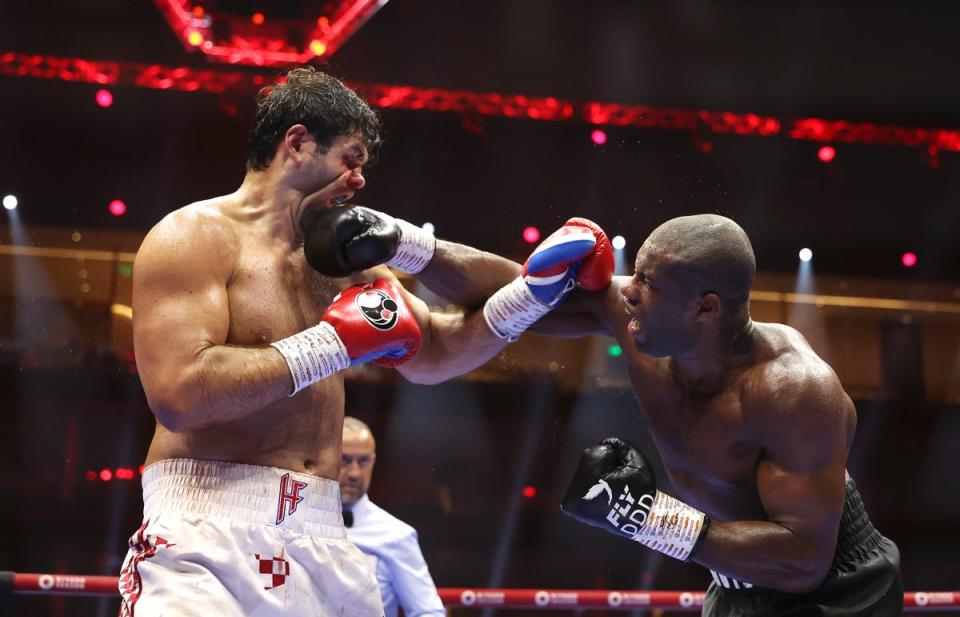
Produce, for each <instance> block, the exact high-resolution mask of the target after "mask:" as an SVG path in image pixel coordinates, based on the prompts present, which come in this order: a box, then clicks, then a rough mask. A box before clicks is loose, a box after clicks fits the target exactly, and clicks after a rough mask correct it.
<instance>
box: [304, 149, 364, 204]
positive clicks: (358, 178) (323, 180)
mask: <svg viewBox="0 0 960 617" xmlns="http://www.w3.org/2000/svg"><path fill="white" fill-rule="evenodd" d="M304 145H305V147H307V146H308V144H304ZM309 147H311V148H312V152H311V154H312V157H311V159H310V164H309V165H307V166H306V167H307V169H305V170H304V172H305V173H307V174H309V175H310V176H311V185H310V188H308V190H307V191H306V193H307V194H310V193H313V192H315V191H318V190H320V189H322V188H323V187H325V186H327V185H328V184H330V183H331V182H333V181H334V180H336V179H337V178H339V177H340V175H341V174H342V173H343V172H345V171H347V170H350V171H351V172H353V175H352V177H351V180H350V188H351V189H352V191H351V192H349V193H345V194H343V195H341V196H339V197H340V199H338V200H337V201H338V202H343V201H346V200H347V199H350V197H352V196H353V192H354V191H359V190H360V189H362V188H363V187H364V185H365V184H366V180H365V179H364V177H363V166H364V164H365V163H366V162H367V158H368V154H367V149H366V147H365V146H364V145H363V140H362V139H361V138H360V136H359V135H350V136H345V135H340V136H338V137H335V138H334V139H333V141H331V142H330V145H329V146H328V147H324V146H323V145H322V144H319V143H317V142H316V141H313V142H312V143H311V144H309ZM311 189H312V190H311Z"/></svg>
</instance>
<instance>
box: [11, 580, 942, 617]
mask: <svg viewBox="0 0 960 617" xmlns="http://www.w3.org/2000/svg"><path fill="white" fill-rule="evenodd" d="M438 591H439V592H440V598H441V599H442V600H443V604H444V606H446V607H447V608H538V609H547V610H548V609H556V610H570V609H578V610H580V609H584V610H589V609H606V610H622V611H632V610H637V609H669V610H673V611H691V612H692V611H699V610H700V607H701V606H702V605H703V598H704V592H703V591H638V590H609V589H488V588H468V587H441V588H440V589H438ZM8 593H13V594H32V595H56V596H116V595H118V594H119V592H118V591H117V577H116V576H88V575H83V574H49V573H45V574H25V573H19V572H0V596H3V595H4V594H8ZM903 603H904V607H905V608H907V609H911V610H914V611H960V591H909V592H907V593H905V594H903Z"/></svg>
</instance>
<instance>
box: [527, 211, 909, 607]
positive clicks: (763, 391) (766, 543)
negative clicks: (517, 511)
mask: <svg viewBox="0 0 960 617" xmlns="http://www.w3.org/2000/svg"><path fill="white" fill-rule="evenodd" d="M755 269H756V262H755V258H754V254H753V249H752V247H751V245H750V241H749V239H748V238H747V236H746V233H744V231H743V229H741V228H740V227H739V226H738V225H737V224H736V223H734V222H733V221H731V220H730V219H727V218H724V217H721V216H716V215H698V216H690V217H681V218H676V219H672V220H670V221H667V222H666V223H664V224H663V225H661V226H660V227H658V228H657V229H656V230H654V232H653V233H652V234H651V235H650V237H649V238H648V239H647V240H646V242H644V244H643V246H642V247H641V248H640V250H639V252H638V253H637V260H636V273H635V274H634V276H633V277H632V278H626V277H616V278H615V279H614V282H613V284H612V285H611V287H610V289H609V292H608V293H605V294H589V295H586V296H583V297H580V298H576V297H574V298H571V301H570V302H569V303H568V306H566V307H564V308H565V311H564V312H565V313H566V314H558V313H557V312H554V314H553V315H552V316H551V317H549V318H548V319H547V320H545V321H544V322H541V324H540V325H539V329H540V330H541V331H544V332H554V333H564V334H567V335H570V334H571V333H573V334H585V333H588V332H591V331H593V332H605V333H610V334H613V335H614V336H616V337H617V339H618V340H619V341H620V343H621V345H622V347H623V349H624V351H625V356H626V358H627V361H628V368H629V374H630V379H631V382H632V383H633V386H634V389H635V390H636V392H637V396H638V398H639V400H640V404H641V406H642V408H643V410H644V412H645V414H646V417H647V425H648V427H649V431H650V435H651V437H652V438H653V442H654V444H655V445H656V447H657V450H658V452H659V454H660V457H661V459H662V461H663V464H664V467H665V468H666V472H667V476H668V477H669V479H670V481H671V483H672V486H673V492H675V493H676V495H677V496H678V497H679V499H677V498H674V497H672V496H669V495H667V494H665V493H663V492H661V491H658V490H657V480H656V478H655V477H654V473H653V469H652V468H651V466H650V464H649V462H647V460H646V459H645V458H644V456H643V454H641V453H640V452H639V451H638V450H637V449H636V448H634V447H633V446H631V445H630V444H628V443H627V442H625V441H623V440H620V439H607V440H604V441H603V442H601V443H600V444H599V445H597V446H594V447H592V448H590V449H588V450H586V451H585V452H584V453H583V456H582V457H581V459H580V464H579V466H578V468H577V470H576V472H575V474H574V478H573V480H572V481H571V483H570V486H569V488H568V490H567V493H566V494H565V496H564V500H563V510H564V512H565V513H566V514H568V515H570V516H572V517H574V518H576V519H578V520H580V521H582V522H584V523H587V524H589V525H594V526H597V527H601V528H604V529H606V530H608V531H610V532H612V533H615V534H617V535H621V536H624V537H627V538H629V539H632V540H635V541H637V542H639V543H641V544H643V545H645V546H647V547H650V548H653V549H654V550H658V551H660V552H663V553H665V554H667V555H670V556H672V557H676V558H678V559H681V560H684V561H693V562H696V563H699V564H701V565H703V566H705V567H706V568H708V569H710V570H711V572H712V574H713V582H712V583H711V586H710V590H709V592H708V594H707V598H706V602H705V604H704V609H703V613H704V614H705V615H717V616H720V615H723V616H725V617H729V616H736V615H791V616H800V615H830V616H840V615H844V616H847V615H872V616H878V615H880V616H885V615H899V614H901V613H902V610H903V589H902V586H901V580H900V573H899V551H898V550H897V547H896V545H895V544H894V543H893V542H891V541H890V540H888V539H887V538H885V537H883V536H882V535H881V534H880V533H879V532H877V531H876V530H875V529H874V527H873V525H872V524H871V523H870V520H869V519H868V518H867V515H866V513H865V512H864V510H863V505H862V502H861V500H860V495H859V493H858V492H857V489H856V486H855V485H854V484H853V481H852V480H851V479H850V478H849V475H848V474H847V472H846V464H847V456H848V454H849V451H850V445H851V443H852V442H853V437H854V432H855V429H856V410H855V408H854V405H853V402H852V401H851V400H850V398H849V397H848V396H847V394H846V393H845V392H844V390H843V387H842V386H841V384H840V381H839V380H838V379H837V376H836V375H835V374H834V372H833V370H832V369H831V368H830V367H829V366H828V365H827V364H826V363H825V362H824V361H823V360H822V359H820V358H819V357H818V356H817V355H816V354H815V353H814V351H813V350H812V349H811V348H810V346H809V345H808V344H807V342H806V340H805V339H804V338H803V336H802V335H801V334H800V333H798V332H797V331H796V330H794V329H792V328H789V327H787V326H784V325H780V324H766V323H757V322H754V321H753V320H752V319H751V318H750V304H749V296H750V287H751V285H752V283H753V278H754V273H755ZM584 313H585V314H586V315H592V316H593V317H594V318H595V319H596V320H597V321H596V322H591V321H590V320H589V319H586V320H585V319H584ZM597 322H599V324H600V325H599V326H598V325H597ZM681 499H682V501H681Z"/></svg>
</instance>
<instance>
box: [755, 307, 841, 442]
mask: <svg viewBox="0 0 960 617" xmlns="http://www.w3.org/2000/svg"><path fill="white" fill-rule="evenodd" d="M757 327H758V328H760V334H761V337H762V338H761V340H762V341H763V342H762V344H761V347H762V348H763V349H762V351H761V352H760V358H758V362H757V363H756V364H755V365H754V366H753V367H751V368H750V369H749V370H748V371H747V375H746V379H745V380H744V383H743V388H744V390H743V392H744V402H745V403H746V407H747V408H748V409H750V410H752V411H754V412H755V414H756V417H757V418H758V423H757V424H758V426H759V427H761V430H762V435H763V436H764V437H765V439H764V441H765V442H767V443H772V444H776V443H782V444H783V445H786V444H787V443H789V442H790V441H791V440H793V441H794V442H795V443H798V442H797V440H799V443H806V444H809V443H810V442H809V441H808V440H811V439H816V440H818V442H819V443H822V445H823V446H824V447H825V448H826V447H828V446H829V444H831V443H832V444H834V445H840V444H841V443H842V444H844V445H849V441H850V440H851V439H852V437H853V428H854V426H855V422H856V415H855V414H856V412H855V410H854V406H853V401H851V400H850V397H849V396H847V394H846V392H845V391H844V389H843V386H842V384H841V383H840V380H839V378H838V377H837V375H836V373H835V372H834V371H833V369H832V368H831V367H830V365H828V364H827V363H826V362H824V361H823V359H822V358H820V357H819V356H818V355H817V354H816V352H814V351H813V349H812V348H811V347H810V345H809V344H808V343H807V341H806V339H805V338H804V337H803V335H802V334H800V333H799V332H798V331H796V330H795V329H793V328H791V327H789V326H784V325H781V324H757Z"/></svg>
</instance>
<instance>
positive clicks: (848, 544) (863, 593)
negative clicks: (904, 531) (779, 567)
mask: <svg viewBox="0 0 960 617" xmlns="http://www.w3.org/2000/svg"><path fill="white" fill-rule="evenodd" d="M711 574H712V575H713V582H712V583H710V587H709V588H708V589H707V596H706V598H705V599H704V602H703V613H702V614H703V615H708V616H710V617H740V616H743V617H746V616H747V615H749V616H751V617H761V616H763V617H766V616H777V617H814V616H822V617H854V616H858V617H859V616H864V617H866V616H867V615H869V616H871V617H887V616H890V615H902V614H903V583H902V582H901V580H900V551H899V550H898V549H897V545H896V544H894V543H893V542H892V541H891V540H889V539H887V538H886V537H884V536H883V535H882V534H881V533H880V532H879V531H877V530H876V528H874V526H873V523H871V522H870V518H869V517H868V516H867V513H866V511H864V509H863V501H862V500H861V499H860V492H859V491H858V490H857V486H856V484H854V482H853V480H852V479H850V478H847V487H846V497H845V499H844V504H843V515H842V517H841V519H840V531H839V533H838V534H837V550H836V552H835V553H834V557H833V563H832V564H831V566H830V571H829V572H828V574H827V577H826V578H825V579H824V581H823V583H822V584H821V585H820V586H819V587H818V588H817V589H815V590H813V591H810V592H807V593H786V592H782V591H776V590H773V589H767V588H763V587H755V586H751V585H749V584H748V583H744V582H742V581H738V580H735V579H733V578H730V577H728V576H724V575H722V574H719V573H717V572H713V571H711Z"/></svg>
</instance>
